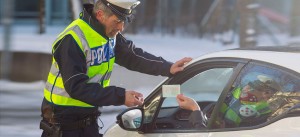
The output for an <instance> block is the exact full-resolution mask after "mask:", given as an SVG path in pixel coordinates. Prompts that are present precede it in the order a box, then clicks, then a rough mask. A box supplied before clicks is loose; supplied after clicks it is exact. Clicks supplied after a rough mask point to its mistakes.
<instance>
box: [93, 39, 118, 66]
mask: <svg viewBox="0 0 300 137" xmlns="http://www.w3.org/2000/svg"><path fill="white" fill-rule="evenodd" d="M91 54H92V62H91V66H97V65H100V64H102V62H108V61H109V59H110V58H112V57H114V52H113V49H112V48H110V46H109V45H108V43H107V44H105V45H103V46H99V47H95V48H92V49H91Z"/></svg>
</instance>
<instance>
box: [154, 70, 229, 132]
mask: <svg viewBox="0 0 300 137" xmlns="http://www.w3.org/2000/svg"><path fill="white" fill-rule="evenodd" d="M232 73H233V68H232V67H216V68H210V69H206V70H202V71H200V72H198V73H195V74H194V75H191V76H189V78H187V80H184V81H183V82H181V83H175V84H180V86H181V89H180V90H181V93H182V94H184V95H185V96H188V97H191V98H193V99H194V100H195V101H197V103H198V104H199V105H200V107H203V108H204V107H205V106H207V105H208V104H210V103H214V102H216V101H217V100H218V97H219V96H220V94H221V92H222V91H223V89H224V87H225V86H226V84H227V83H228V81H229V79H230V77H231V75H232ZM190 113H191V111H188V110H183V109H179V106H178V103H177V102H176V98H175V97H167V98H164V100H163V103H162V106H161V108H160V110H159V113H158V116H157V119H156V124H155V125H156V128H157V129H192V128H191V124H190V123H189V122H188V117H189V115H190Z"/></svg>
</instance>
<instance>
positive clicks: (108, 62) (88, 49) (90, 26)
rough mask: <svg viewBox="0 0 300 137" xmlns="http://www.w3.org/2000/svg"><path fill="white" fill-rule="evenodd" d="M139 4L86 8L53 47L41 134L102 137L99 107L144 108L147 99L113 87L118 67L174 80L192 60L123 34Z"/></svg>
mask: <svg viewBox="0 0 300 137" xmlns="http://www.w3.org/2000/svg"><path fill="white" fill-rule="evenodd" d="M139 3H140V2H139V1H137V0H99V1H97V2H96V3H95V5H84V9H83V12H82V13H81V14H80V17H79V18H78V19H76V20H75V21H73V22H72V23H71V24H70V25H69V26H68V27H67V28H66V29H65V30H64V31H63V32H61V33H60V34H59V35H58V38H57V39H56V40H55V41H54V43H53V45H52V53H53V60H52V66H51V69H50V72H49V75H48V79H47V82H46V86H45V88H44V99H43V103H42V108H41V110H42V117H43V119H42V121H41V124H40V127H41V129H43V133H42V136H43V137H46V136H63V137H69V136H70V137H96V136H97V137H98V136H102V135H99V131H98V124H97V117H98V116H99V115H100V112H99V110H98V107H99V106H108V105H123V104H124V105H126V106H128V107H131V106H136V105H142V103H143V95H142V94H141V93H139V92H136V91H132V90H125V89H124V88H121V87H116V86H110V85H109V82H110V75H111V73H112V70H113V67H114V63H117V64H119V65H121V66H124V67H126V68H127V69H129V70H134V71H139V72H142V73H146V74H151V75H162V76H171V75H174V74H175V73H177V72H180V71H182V70H183V65H184V64H185V63H187V62H189V61H190V60H191V58H183V59H181V60H179V61H177V62H175V63H171V62H168V61H166V60H164V59H163V58H161V57H156V56H154V55H152V54H150V53H147V52H145V51H143V50H142V49H140V48H137V47H135V45H134V43H133V42H132V41H130V40H127V39H126V38H125V37H123V36H122V34H121V32H122V30H123V29H124V24H125V23H130V22H131V21H132V13H133V10H134V8H135V7H136V6H137V5H138V4H139Z"/></svg>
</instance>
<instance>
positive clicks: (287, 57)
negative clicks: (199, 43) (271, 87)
mask: <svg viewBox="0 0 300 137" xmlns="http://www.w3.org/2000/svg"><path fill="white" fill-rule="evenodd" d="M210 58H243V59H252V60H258V61H263V62H268V63H272V64H275V65H279V66H282V67H286V68H289V69H291V70H294V71H296V72H299V73H300V67H299V66H298V65H295V64H297V63H298V62H299V59H300V54H299V53H286V52H273V51H254V50H226V51H220V52H215V53H210V54H206V55H203V56H200V57H198V58H196V59H194V60H193V61H192V62H190V63H189V64H193V63H194V62H197V61H200V60H204V59H210ZM189 64H187V65H189Z"/></svg>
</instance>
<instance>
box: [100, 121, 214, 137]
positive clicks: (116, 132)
mask: <svg viewBox="0 0 300 137" xmlns="http://www.w3.org/2000/svg"><path fill="white" fill-rule="evenodd" d="M208 136H209V133H208V132H205V133H189V134H186V133H149V134H139V133H138V132H137V131H127V130H124V129H122V128H121V127H120V126H119V125H117V124H115V125H113V126H112V127H111V128H109V130H108V131H107V132H106V133H105V134H104V137H208Z"/></svg>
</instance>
